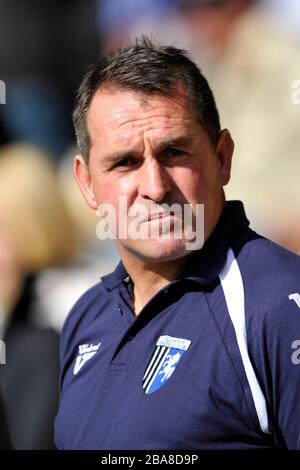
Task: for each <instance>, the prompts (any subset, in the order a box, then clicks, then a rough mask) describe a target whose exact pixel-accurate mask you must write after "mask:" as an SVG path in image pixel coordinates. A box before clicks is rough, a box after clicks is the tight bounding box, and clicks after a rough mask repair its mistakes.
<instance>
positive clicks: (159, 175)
mask: <svg viewBox="0 0 300 470" xmlns="http://www.w3.org/2000/svg"><path fill="white" fill-rule="evenodd" d="M170 189H171V180H170V175H169V174H168V172H167V171H166V169H165V168H164V166H163V165H162V164H161V163H160V162H159V161H158V160H156V159H155V158H153V157H149V158H145V160H144V163H143V165H142V166H141V168H140V172H139V195H140V196H142V197H143V198H146V199H151V200H152V201H155V202H160V201H163V199H164V197H165V195H166V194H167V193H168V192H169V191H170Z"/></svg>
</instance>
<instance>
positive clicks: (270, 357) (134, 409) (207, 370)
mask: <svg viewBox="0 0 300 470" xmlns="http://www.w3.org/2000/svg"><path fill="white" fill-rule="evenodd" d="M131 289H132V286H131V281H130V279H129V277H128V274H127V272H126V271H125V269H124V267H123V265H122V263H120V264H119V265H118V266H117V268H116V270H115V271H114V272H113V273H112V274H109V275H107V276H104V277H103V278H102V282H100V283H99V284H97V285H96V286H94V287H92V288H91V289H90V290H89V291H88V292H86V293H85V294H84V295H83V296H82V297H81V299H80V300H79V301H78V302H77V304H76V305H75V306H74V308H73V310H72V312H71V314H70V315H69V317H68V319H67V321H66V323H65V326H64V329H63V332H62V341H61V366H62V374H61V401H60V409H59V412H58V415H57V418H56V444H57V446H58V448H60V449H110V450H112V449H122V450H124V449H199V450H202V449H207V450H214V449H263V448H272V447H279V448H288V449H300V400H299V390H300V295H299V294H300V259H299V257H298V256H296V255H295V254H292V253H290V252H288V251H286V250H285V249H283V248H281V247H279V246H278V245H276V244H274V243H272V242H270V241H269V240H266V239H264V238H263V237H261V236H259V235H257V234H256V233H254V232H253V231H252V230H251V229H250V228H249V222H248V220H247V218H246V216H245V213H244V210H243V206H242V204H241V203H240V202H238V201H232V202H227V203H226V207H225V209H224V211H223V214H222V216H221V218H220V220H219V222H218V224H217V227H216V229H215V230H214V232H213V234H212V235H211V236H210V238H209V240H208V241H207V242H206V243H205V245H204V247H203V248H202V249H201V250H199V251H197V252H195V253H193V254H192V256H190V257H189V259H188V261H187V263H186V266H185V268H184V270H183V272H182V273H181V274H180V276H178V278H177V279H176V280H174V281H173V282H172V283H171V284H169V285H168V286H167V287H166V288H164V289H162V290H161V291H159V292H158V293H157V294H156V295H155V296H154V297H153V298H152V299H151V300H150V301H149V302H148V303H147V304H146V305H145V306H144V308H143V309H142V311H141V312H140V314H139V315H138V317H135V316H134V315H133V313H132V303H131Z"/></svg>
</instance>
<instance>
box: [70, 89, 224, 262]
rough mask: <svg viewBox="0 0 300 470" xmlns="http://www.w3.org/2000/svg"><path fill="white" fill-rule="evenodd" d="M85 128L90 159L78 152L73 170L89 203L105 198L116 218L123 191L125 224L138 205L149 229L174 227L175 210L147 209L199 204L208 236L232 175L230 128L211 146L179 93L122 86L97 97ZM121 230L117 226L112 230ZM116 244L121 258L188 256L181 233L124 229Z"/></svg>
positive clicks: (143, 223)
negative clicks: (139, 233) (126, 233)
mask: <svg viewBox="0 0 300 470" xmlns="http://www.w3.org/2000/svg"><path fill="white" fill-rule="evenodd" d="M87 126H88V131H89V135H90V143H91V146H90V156H89V164H88V166H86V165H85V163H84V161H83V159H82V157H80V156H78V157H76V159H75V168H74V172H75V177H76V179H77V181H78V183H79V185H80V187H81V190H82V192H83V194H84V196H85V198H86V200H87V202H88V204H89V205H90V207H92V208H93V209H97V208H98V206H99V205H100V206H101V204H104V203H105V204H110V205H112V206H113V207H114V208H115V211H116V215H117V217H116V220H117V221H118V219H119V211H120V207H119V202H120V196H122V197H123V200H126V202H127V213H126V215H125V218H126V219H127V220H126V223H127V226H130V224H131V222H132V215H130V214H128V211H129V210H132V209H134V208H136V207H138V205H139V207H141V206H142V207H143V208H145V210H147V213H148V214H149V217H148V219H150V220H146V221H144V222H141V224H140V226H142V225H143V229H144V233H145V229H146V231H147V233H150V234H151V233H152V232H153V231H154V233H157V232H156V231H155V229H157V227H158V226H159V227H160V228H159V230H160V229H161V224H162V223H163V222H164V223H169V227H170V231H171V232H172V227H173V226H175V218H176V214H174V215H168V216H165V217H164V218H163V219H158V218H157V216H154V217H151V212H150V211H151V210H152V213H156V212H157V211H158V212H159V211H160V207H161V205H162V204H166V205H168V206H171V205H173V204H179V205H180V207H182V209H183V207H184V204H190V205H191V206H190V207H193V210H194V209H195V207H196V204H204V220H205V230H204V238H205V239H207V238H208V236H209V235H210V234H211V232H212V230H213V229H214V227H215V225H216V223H217V221H218V218H219V216H220V213H221V210H222V205H223V192H222V186H223V185H225V184H227V182H228V180H229V175H230V161H231V154H232V151H233V144H232V140H231V138H230V134H229V133H228V132H227V131H226V132H223V134H222V135H221V137H220V141H219V145H218V147H217V149H213V147H212V144H211V142H210V140H209V137H208V135H207V133H206V132H205V130H204V129H203V128H202V126H201V125H200V124H199V123H198V121H197V118H196V116H195V113H194V110H193V109H192V108H191V105H190V104H189V102H188V100H187V99H186V98H185V96H184V94H183V93H181V94H178V95H177V94H176V96H175V95H174V97H173V98H168V97H162V96H146V95H143V94H140V93H135V92H131V91H119V90H106V91H103V90H101V91H98V92H97V93H96V94H95V95H94V97H93V99H92V102H91V105H90V109H89V112H88V116H87ZM194 213H195V210H194ZM122 221H123V222H124V217H123V218H122ZM152 229H154V230H152ZM118 230H119V226H118V224H117V234H118V233H119V232H118ZM151 231H152V232H151ZM117 245H118V249H119V251H120V254H121V257H124V256H132V255H133V256H137V257H139V258H140V259H144V260H147V261H153V262H155V261H156V260H157V261H158V260H160V261H163V260H171V259H176V258H180V257H182V256H184V255H186V254H187V250H186V239H185V237H184V236H183V237H181V238H180V239H176V238H175V237H174V236H172V234H171V236H170V237H168V238H164V239H162V237H159V238H157V237H156V238H152V237H151V236H150V237H147V238H146V239H145V238H144V239H142V238H137V239H133V238H131V237H130V235H129V236H128V237H126V238H122V239H118V240H117Z"/></svg>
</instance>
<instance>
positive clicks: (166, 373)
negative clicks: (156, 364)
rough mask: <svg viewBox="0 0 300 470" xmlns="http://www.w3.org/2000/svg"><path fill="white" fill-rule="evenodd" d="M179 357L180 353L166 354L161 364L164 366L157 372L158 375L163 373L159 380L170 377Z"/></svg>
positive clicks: (162, 380)
mask: <svg viewBox="0 0 300 470" xmlns="http://www.w3.org/2000/svg"><path fill="white" fill-rule="evenodd" d="M180 358H181V354H180V353H176V354H174V356H173V355H172V354H168V355H167V357H166V360H165V362H164V365H163V367H164V368H163V369H162V370H161V371H160V372H159V375H161V374H163V377H162V379H161V382H164V381H165V380H167V379H169V378H170V377H171V375H172V374H173V372H174V370H175V366H176V364H177V362H178V361H179V359H180Z"/></svg>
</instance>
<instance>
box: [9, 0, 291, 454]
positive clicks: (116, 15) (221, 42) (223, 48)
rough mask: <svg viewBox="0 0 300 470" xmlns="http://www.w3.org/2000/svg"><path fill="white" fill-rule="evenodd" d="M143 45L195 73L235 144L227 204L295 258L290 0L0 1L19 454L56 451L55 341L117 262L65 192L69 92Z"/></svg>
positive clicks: (12, 381)
mask: <svg viewBox="0 0 300 470" xmlns="http://www.w3.org/2000/svg"><path fill="white" fill-rule="evenodd" d="M141 34H147V35H150V36H151V37H152V38H153V39H157V40H159V41H160V42H162V43H165V44H172V45H175V46H177V47H181V48H184V49H187V50H188V51H189V52H190V55H191V57H192V58H193V59H194V60H195V61H196V62H197V63H198V65H199V66H200V68H201V70H202V72H203V74H204V75H205V76H206V77H207V79H208V80H209V82H210V84H211V86H212V89H213V92H214V94H215V97H216V101H217V105H218V108H219V112H220V117H221V124H222V127H226V128H228V129H229V130H230V131H231V133H232V136H233V139H234V140H235V144H236V147H235V154H234V160H233V169H232V178H231V182H230V184H229V185H228V187H226V188H225V189H226V196H227V198H228V199H241V200H243V202H244V204H245V207H246V212H247V214H248V216H249V219H250V221H251V226H252V228H253V229H254V230H257V231H259V232H260V233H262V234H263V235H265V236H267V237H268V238H270V239H272V240H274V241H276V242H277V243H279V244H281V245H283V246H285V247H287V248H288V249H290V250H292V251H294V252H296V253H298V254H300V236H299V233H300V104H299V105H297V104H293V102H292V93H293V89H292V86H293V82H294V81H296V80H300V2H299V0H43V2H41V1H39V0H24V1H18V0H0V80H1V81H3V82H4V83H5V88H6V90H5V91H6V96H5V104H4V103H3V104H0V339H4V340H5V342H6V348H7V352H6V355H7V358H6V362H7V364H6V365H1V366H0V393H1V394H2V395H3V400H4V402H5V405H6V410H7V417H8V421H9V426H10V430H11V434H12V438H13V443H14V446H15V448H17V449H51V448H53V431H52V429H53V419H54V416H55V414H56V409H57V401H58V380H59V379H58V375H59V366H58V342H59V332H60V330H61V327H62V324H63V322H64V320H65V318H66V316H67V314H68V312H69V310H70V308H71V307H72V305H73V304H74V303H75V301H76V300H77V299H78V297H79V296H80V295H81V294H82V293H83V292H84V291H85V290H86V289H87V288H88V287H90V286H91V285H92V284H94V283H95V282H97V281H98V280H99V278H100V277H101V276H102V275H104V274H106V273H107V272H109V271H111V270H112V269H113V268H114V266H115V265H116V263H117V261H118V255H117V252H116V250H115V248H114V245H113V243H112V242H111V241H106V240H105V241H100V240H99V239H97V238H96V224H97V222H98V220H97V217H96V215H95V213H94V212H93V211H91V210H89V209H88V208H87V207H86V206H85V203H84V201H83V200H82V197H81V195H80V193H79V190H78V189H77V187H76V185H75V183H74V181H73V176H72V159H73V156H74V154H75V152H76V145H75V142H74V133H73V129H72V122H71V111H72V106H73V101H74V96H75V93H76V89H77V87H78V85H79V82H80V80H81V78H82V75H83V72H84V70H85V69H86V67H87V65H88V64H90V63H92V62H96V61H97V60H98V59H99V58H100V57H102V56H103V55H104V54H106V53H107V52H109V51H112V50H114V49H115V48H117V47H119V46H121V45H123V44H124V43H126V42H128V40H130V39H134V38H135V37H136V36H138V35H141ZM3 101H4V100H3V99H2V100H0V102H1V103H2V102H3Z"/></svg>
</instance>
